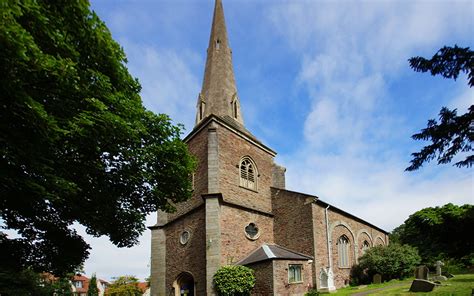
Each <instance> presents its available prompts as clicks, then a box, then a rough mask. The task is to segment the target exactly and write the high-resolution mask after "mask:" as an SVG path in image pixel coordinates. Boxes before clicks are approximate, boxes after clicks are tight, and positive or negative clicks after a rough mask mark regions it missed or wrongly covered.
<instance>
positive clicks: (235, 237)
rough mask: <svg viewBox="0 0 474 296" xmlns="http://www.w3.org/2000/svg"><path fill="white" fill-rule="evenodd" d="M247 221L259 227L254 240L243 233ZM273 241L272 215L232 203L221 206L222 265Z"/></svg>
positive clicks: (241, 257) (243, 256) (235, 260)
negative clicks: (235, 205)
mask: <svg viewBox="0 0 474 296" xmlns="http://www.w3.org/2000/svg"><path fill="white" fill-rule="evenodd" d="M249 223H255V225H257V227H258V229H259V237H258V239H256V240H251V239H249V238H247V236H246V235H245V227H246V226H247V225H248V224H249ZM273 241H274V239H273V218H272V217H270V216H268V215H263V214H261V213H258V212H255V211H250V210H245V209H242V208H236V207H234V206H232V205H225V204H224V205H222V206H221V243H222V246H221V252H222V253H221V254H222V255H221V264H222V265H226V264H232V263H236V262H238V261H240V260H242V259H243V258H245V257H247V256H248V255H249V254H250V253H251V252H253V251H254V250H256V249H257V248H258V247H260V246H261V245H262V244H264V243H268V244H271V243H273Z"/></svg>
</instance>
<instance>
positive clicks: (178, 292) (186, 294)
mask: <svg viewBox="0 0 474 296" xmlns="http://www.w3.org/2000/svg"><path fill="white" fill-rule="evenodd" d="M173 288H174V295H175V296H194V295H195V285H194V278H193V276H192V275H191V274H190V273H189V272H182V273H180V274H179V275H178V277H176V280H175V281H174V283H173Z"/></svg>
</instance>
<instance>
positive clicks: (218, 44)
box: [216, 39, 221, 49]
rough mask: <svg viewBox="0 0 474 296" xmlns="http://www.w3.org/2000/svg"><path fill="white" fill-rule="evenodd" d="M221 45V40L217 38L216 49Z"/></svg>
mask: <svg viewBox="0 0 474 296" xmlns="http://www.w3.org/2000/svg"><path fill="white" fill-rule="evenodd" d="M220 45H221V41H220V40H219V39H217V40H216V49H219V47H220Z"/></svg>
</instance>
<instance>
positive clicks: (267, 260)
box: [150, 0, 388, 296]
mask: <svg viewBox="0 0 474 296" xmlns="http://www.w3.org/2000/svg"><path fill="white" fill-rule="evenodd" d="M242 111H243V110H242V109H241V106H240V102H239V97H238V94H237V88H236V83H235V78H234V72H233V65H232V51H231V49H230V46H229V40H228V36H227V30H226V25H225V20H224V11H223V7H222V2H221V0H216V2H215V8H214V15H213V21H212V28H211V36H210V40H209V47H208V49H207V61H206V66H205V72H204V79H203V84H202V90H201V93H200V94H199V96H198V99H197V106H196V124H195V127H194V129H193V130H192V131H191V132H190V133H189V135H187V136H186V138H185V139H184V141H185V142H186V143H187V145H188V147H189V150H190V151H191V153H192V154H193V155H194V156H195V157H196V158H197V160H198V166H197V169H196V171H195V174H193V176H192V177H193V186H194V191H193V196H192V198H191V199H190V200H188V201H187V202H184V203H180V204H177V205H176V208H177V211H176V212H175V213H172V214H167V213H164V212H159V213H158V221H157V224H156V225H154V226H152V227H150V229H151V231H152V243H151V248H152V250H151V295H167V296H168V295H215V294H216V293H215V290H214V288H213V282H212V279H213V275H214V274H215V272H216V271H217V270H218V269H219V267H221V266H223V265H229V264H240V265H245V266H248V267H250V268H252V269H253V270H254V271H255V276H256V285H255V287H254V289H253V291H252V295H304V293H305V292H307V291H308V290H311V289H317V290H318V291H331V290H335V289H336V288H340V287H343V286H345V285H347V284H348V283H349V278H350V268H351V266H352V265H353V264H355V263H357V261H358V258H359V257H360V256H361V255H362V254H363V253H364V251H365V250H366V249H368V248H370V247H372V246H375V245H386V244H388V234H387V232H386V231H384V230H382V229H380V228H379V227H377V226H375V225H372V224H370V223H368V222H366V221H364V220H362V219H360V218H358V217H356V216H354V215H352V214H350V213H347V212H345V211H344V210H342V209H339V208H336V207H334V206H332V205H330V204H328V203H326V202H324V201H322V200H321V199H319V198H318V197H317V196H312V195H308V194H304V193H299V192H293V191H289V190H286V189H285V168H283V167H281V166H279V165H277V164H276V163H275V162H274V157H275V155H276V152H275V151H274V150H272V149H271V148H270V147H268V146H266V145H265V144H264V143H262V142H260V141H259V140H258V139H257V138H256V137H255V136H253V135H252V133H251V132H250V131H248V130H247V129H246V128H245V125H244V120H243V116H242Z"/></svg>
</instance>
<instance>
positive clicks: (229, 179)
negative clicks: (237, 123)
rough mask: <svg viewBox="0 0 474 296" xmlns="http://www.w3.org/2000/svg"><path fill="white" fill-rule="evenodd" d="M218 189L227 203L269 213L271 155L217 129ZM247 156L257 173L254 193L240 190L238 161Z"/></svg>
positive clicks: (236, 136) (223, 129) (225, 129)
mask: <svg viewBox="0 0 474 296" xmlns="http://www.w3.org/2000/svg"><path fill="white" fill-rule="evenodd" d="M218 139H219V182H220V183H219V188H220V192H221V193H222V195H223V197H224V200H225V201H227V202H231V203H235V204H239V205H243V206H246V207H250V208H254V209H258V210H260V211H264V212H269V213H270V212H271V210H272V208H271V198H270V186H271V185H272V169H273V165H274V164H273V156H272V155H271V154H270V153H268V152H267V151H265V150H263V149H261V148H259V147H258V146H256V145H254V144H253V143H251V142H249V141H247V140H246V139H243V138H242V137H240V136H239V135H237V134H235V133H234V132H232V131H230V130H229V129H227V128H225V127H223V126H219V128H218ZM244 156H249V157H250V158H252V160H253V161H254V162H255V165H256V167H257V170H258V176H257V190H256V191H254V190H250V189H247V188H244V187H240V169H239V164H240V160H241V159H242V157H244Z"/></svg>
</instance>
